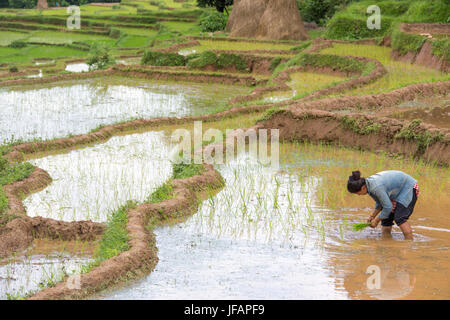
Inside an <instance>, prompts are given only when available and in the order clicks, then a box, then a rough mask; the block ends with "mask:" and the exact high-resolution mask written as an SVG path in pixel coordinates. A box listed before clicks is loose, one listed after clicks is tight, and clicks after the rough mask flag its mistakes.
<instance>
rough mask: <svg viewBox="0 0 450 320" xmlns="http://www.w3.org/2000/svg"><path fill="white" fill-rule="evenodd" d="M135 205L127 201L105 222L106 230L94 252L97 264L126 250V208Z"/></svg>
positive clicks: (95, 263)
mask: <svg viewBox="0 0 450 320" xmlns="http://www.w3.org/2000/svg"><path fill="white" fill-rule="evenodd" d="M135 207H136V203H134V202H132V201H129V202H127V203H126V204H125V205H124V206H122V207H120V208H119V209H118V210H117V211H115V212H113V213H112V214H111V216H110V217H109V218H108V221H107V223H106V230H105V232H104V233H103V236H102V240H101V241H100V245H99V247H98V249H97V251H96V252H95V262H94V263H93V265H99V264H100V263H101V262H102V261H104V260H107V259H109V258H112V257H115V256H117V255H118V254H119V253H121V252H123V251H127V250H128V249H129V248H130V246H129V244H128V240H129V236H128V232H127V229H126V227H127V223H128V215H127V213H128V210H131V209H133V208H135Z"/></svg>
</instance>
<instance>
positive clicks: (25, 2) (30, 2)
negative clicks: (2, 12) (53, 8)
mask: <svg viewBox="0 0 450 320" xmlns="http://www.w3.org/2000/svg"><path fill="white" fill-rule="evenodd" d="M8 2H9V7H10V8H18V9H32V8H35V7H36V3H37V0H8Z"/></svg>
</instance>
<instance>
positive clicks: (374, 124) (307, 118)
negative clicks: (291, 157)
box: [258, 108, 450, 166]
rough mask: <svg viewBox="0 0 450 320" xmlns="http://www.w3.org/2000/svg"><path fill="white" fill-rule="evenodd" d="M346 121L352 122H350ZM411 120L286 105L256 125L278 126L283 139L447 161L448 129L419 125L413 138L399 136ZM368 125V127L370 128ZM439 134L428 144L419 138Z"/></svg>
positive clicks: (448, 148)
mask: <svg viewBox="0 0 450 320" xmlns="http://www.w3.org/2000/svg"><path fill="white" fill-rule="evenodd" d="M349 123H350V124H351V125H349ZM410 124H411V122H409V121H401V120H395V119H391V118H384V117H376V116H369V115H363V114H356V113H354V114H347V115H342V114H337V113H332V112H328V111H318V110H305V109H302V108H288V109H284V110H280V111H279V112H277V113H275V114H273V115H272V117H271V118H270V119H269V120H267V121H264V122H262V123H260V124H259V127H258V128H265V129H274V128H276V129H279V130H280V139H282V140H283V139H284V140H285V141H296V140H308V141H312V142H328V143H333V144H336V145H339V146H348V147H356V148H360V149H364V150H369V151H372V152H378V151H381V150H382V151H385V152H388V153H393V154H401V155H404V156H407V157H410V156H413V157H422V158H424V159H425V160H427V161H429V162H435V163H438V164H440V165H444V166H448V165H449V164H450V130H448V129H440V128H436V127H434V126H431V125H425V124H420V125H419V126H418V127H417V128H414V134H415V135H416V138H414V139H406V138H401V137H399V136H398V134H399V133H400V132H401V131H402V130H405V129H408V127H409V125H410ZM369 128H370V129H369ZM427 136H429V137H439V139H436V140H435V141H432V142H430V144H426V145H424V144H423V141H424V140H422V138H425V137H427Z"/></svg>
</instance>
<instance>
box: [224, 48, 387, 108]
mask: <svg viewBox="0 0 450 320" xmlns="http://www.w3.org/2000/svg"><path fill="white" fill-rule="evenodd" d="M345 58H349V59H354V60H358V61H363V62H365V63H373V64H374V66H375V67H374V69H373V70H372V71H371V72H370V73H369V74H368V75H362V74H361V73H359V74H358V73H345V72H342V71H340V70H339V69H333V68H331V67H312V66H296V67H291V68H289V69H286V70H284V71H282V72H280V73H279V74H278V75H277V76H276V77H275V78H274V79H272V81H273V82H274V83H275V85H273V86H268V87H261V88H256V89H255V90H253V92H252V93H251V94H250V95H247V96H239V97H235V98H233V99H231V100H230V103H231V104H237V103H244V102H248V101H252V100H255V99H259V98H261V97H262V96H264V95H265V94H267V93H270V92H276V91H290V90H292V89H291V87H289V86H288V85H287V84H286V83H287V82H288V81H290V79H291V78H290V74H292V73H296V72H305V71H306V72H317V73H327V74H336V75H340V76H342V75H345V76H352V78H351V79H349V80H346V81H343V82H340V83H338V84H336V85H334V86H332V87H330V88H325V89H321V90H318V91H315V92H313V93H311V94H309V95H307V96H306V97H304V98H301V99H299V101H308V100H313V99H318V98H320V97H323V96H327V95H330V94H336V93H341V92H344V91H347V90H350V89H354V88H358V87H361V86H364V85H367V84H369V83H372V82H373V81H375V80H377V79H379V78H381V77H382V76H384V75H385V74H386V73H387V71H386V69H385V68H384V66H383V64H381V62H379V61H378V60H375V59H370V58H361V57H354V56H345ZM293 103H295V102H293Z"/></svg>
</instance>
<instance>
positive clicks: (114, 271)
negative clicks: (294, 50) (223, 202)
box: [30, 164, 224, 300]
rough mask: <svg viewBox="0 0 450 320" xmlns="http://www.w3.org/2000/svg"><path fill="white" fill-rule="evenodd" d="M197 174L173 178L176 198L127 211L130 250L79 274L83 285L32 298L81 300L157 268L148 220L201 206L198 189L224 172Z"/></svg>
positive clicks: (214, 184) (217, 181)
mask: <svg viewBox="0 0 450 320" xmlns="http://www.w3.org/2000/svg"><path fill="white" fill-rule="evenodd" d="M204 168H205V171H204V172H203V173H202V174H201V175H198V176H194V177H191V178H186V179H182V180H173V181H172V188H173V192H174V198H172V199H168V200H165V201H162V202H160V203H155V204H142V205H139V206H138V207H136V208H135V209H131V210H129V211H128V223H127V231H128V234H129V237H130V240H129V244H130V249H129V250H128V251H125V252H122V253H120V254H119V255H118V256H115V257H113V258H110V259H108V260H105V261H103V262H102V263H101V264H100V265H99V266H98V267H95V268H93V269H92V270H91V271H90V272H88V273H85V274H81V275H80V288H79V289H73V288H71V287H70V286H68V283H67V280H66V281H64V282H60V283H58V284H57V285H56V286H55V287H53V288H48V289H44V290H42V291H40V292H38V293H36V294H35V295H33V296H32V297H31V298H30V299H31V300H44V299H45V300H47V299H80V298H84V297H86V296H89V295H91V294H93V293H95V292H97V291H100V290H102V289H104V288H106V287H109V286H112V285H115V284H117V283H119V282H121V281H124V280H128V279H130V278H135V277H139V276H143V275H145V274H147V273H148V272H150V271H151V270H153V269H154V267H155V266H156V264H157V262H158V256H157V250H158V249H157V247H156V241H155V235H154V234H153V232H150V231H149V230H148V229H147V225H148V222H149V219H150V218H152V219H156V220H158V221H165V220H166V219H168V218H175V219H178V218H180V217H182V216H187V215H188V214H191V213H193V212H195V211H196V210H197V208H198V203H199V198H198V196H197V193H198V192H201V191H204V190H206V189H209V188H216V189H218V188H221V187H222V186H223V184H224V182H223V179H222V177H221V175H220V174H219V173H218V172H217V171H216V170H215V169H214V168H213V167H212V166H211V165H207V164H205V165H204Z"/></svg>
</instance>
